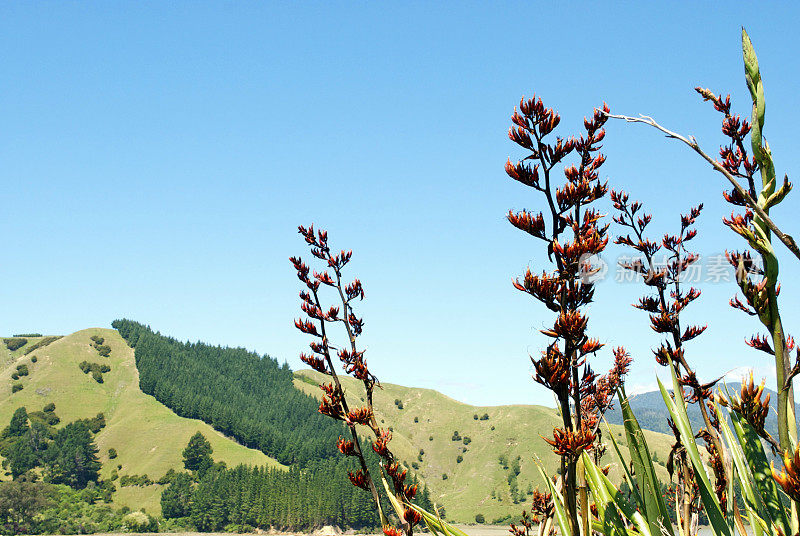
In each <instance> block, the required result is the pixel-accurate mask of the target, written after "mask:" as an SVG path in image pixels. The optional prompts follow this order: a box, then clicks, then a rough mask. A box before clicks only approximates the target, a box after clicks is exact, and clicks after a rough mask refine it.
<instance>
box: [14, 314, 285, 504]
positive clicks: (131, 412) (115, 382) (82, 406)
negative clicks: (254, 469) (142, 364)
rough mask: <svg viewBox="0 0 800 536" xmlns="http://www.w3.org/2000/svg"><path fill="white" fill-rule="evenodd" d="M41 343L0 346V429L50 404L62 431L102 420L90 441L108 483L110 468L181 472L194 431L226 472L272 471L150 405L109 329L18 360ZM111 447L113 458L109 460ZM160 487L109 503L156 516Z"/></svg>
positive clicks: (265, 461) (122, 492) (260, 457)
mask: <svg viewBox="0 0 800 536" xmlns="http://www.w3.org/2000/svg"><path fill="white" fill-rule="evenodd" d="M92 336H98V337H102V338H103V339H104V342H103V344H104V345H106V346H108V347H109V348H110V349H111V353H110V354H109V356H108V357H102V356H101V355H99V353H98V351H97V349H96V348H95V347H94V346H93V345H92V340H91V337H92ZM43 339H44V338H43V337H29V338H28V342H27V344H26V345H25V346H22V347H21V348H18V349H16V350H14V351H13V352H11V351H9V350H8V348H7V347H6V345H5V344H2V345H0V378H5V379H6V381H3V382H0V424H2V426H5V424H7V423H8V421H9V419H10V418H11V415H12V414H13V412H14V410H15V409H16V408H18V407H20V406H25V407H26V408H27V409H28V410H29V411H37V410H41V409H42V407H44V405H45V404H48V403H50V402H53V403H55V405H56V414H57V415H58V416H59V418H60V419H61V424H62V425H63V424H65V423H67V422H70V421H73V420H76V419H81V418H90V417H94V416H95V415H97V414H98V413H103V414H104V415H105V419H106V427H105V428H103V429H102V430H101V431H100V432H99V433H98V434H97V436H96V441H97V444H98V446H99V448H100V456H101V461H102V462H103V469H102V475H103V477H104V478H107V477H108V476H109V475H110V474H111V472H112V470H113V469H115V468H117V466H118V465H121V466H122V468H121V469H119V470H118V473H119V475H120V476H122V475H144V474H146V475H148V476H149V477H150V478H151V479H152V480H158V479H159V478H160V477H161V476H163V475H164V473H165V472H167V470H169V469H176V470H178V469H182V467H183V464H182V458H181V452H182V450H183V448H184V447H185V446H186V443H187V441H188V440H189V438H190V437H191V436H192V435H193V434H194V433H195V432H198V431H199V432H201V433H202V434H203V435H205V436H206V437H207V438H208V440H209V442H210V443H211V445H212V447H213V449H214V454H213V456H214V458H215V459H216V460H222V461H225V462H226V463H227V464H228V466H234V465H237V464H239V463H246V464H253V465H267V466H279V465H280V464H278V462H276V461H275V460H273V459H272V458H269V457H267V456H266V455H265V454H264V453H262V452H261V451H258V450H254V449H248V448H246V447H244V446H242V445H240V444H238V443H236V442H235V441H233V440H231V439H229V438H227V437H225V436H223V435H222V434H221V433H219V432H217V431H216V430H214V429H213V428H212V427H211V426H209V425H208V424H205V423H203V422H201V421H198V420H193V419H187V418H183V417H179V416H178V415H176V414H175V413H173V412H172V411H171V410H170V409H168V408H167V407H165V406H164V405H162V404H161V403H159V402H158V401H156V400H155V398H153V397H151V396H148V395H145V394H144V393H143V392H142V391H141V390H140V389H139V373H138V371H137V369H136V364H135V361H134V353H133V349H131V348H130V347H129V346H128V345H127V344H126V343H125V341H124V340H123V339H122V337H120V335H119V333H118V332H117V331H116V330H111V329H100V328H92V329H86V330H83V331H78V332H76V333H73V334H72V335H68V336H66V337H63V338H59V339H58V340H55V341H53V342H51V343H50V344H48V345H46V346H42V347H39V348H38V349H35V350H33V351H32V352H29V353H27V354H25V352H26V350H27V349H29V348H31V347H32V346H34V345H35V344H37V343H38V342H40V341H42V340H43ZM82 361H88V362H90V363H100V364H103V363H104V364H108V365H109V366H110V367H111V370H110V371H109V372H107V373H105V374H102V378H103V383H98V382H96V381H95V380H94V379H93V378H92V375H91V374H84V373H83V372H82V371H81V369H80V368H79V364H80V363H81V362H82ZM18 365H26V366H27V368H28V372H29V374H28V375H27V376H21V377H20V378H19V380H18V382H19V383H20V384H21V385H22V387H23V389H22V390H21V391H18V392H16V393H13V394H12V392H11V385H12V384H13V383H17V382H15V381H14V380H13V379H12V378H11V376H12V374H14V373H15V372H16V371H17V366H18ZM109 448H114V449H115V450H116V451H117V452H118V456H117V458H116V459H114V460H110V459H109V457H108V449H109ZM160 494H161V486H158V485H151V486H146V487H135V486H129V487H119V486H118V491H117V492H116V493H115V503H117V504H118V505H127V506H130V507H131V508H135V509H138V508H141V507H145V508H146V509H147V511H148V512H153V513H156V512H158V511H160V504H159V498H160Z"/></svg>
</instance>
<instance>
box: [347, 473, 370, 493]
mask: <svg viewBox="0 0 800 536" xmlns="http://www.w3.org/2000/svg"><path fill="white" fill-rule="evenodd" d="M347 476H348V477H349V478H350V482H352V483H353V485H354V486H355V487H357V488H361V489H363V490H366V491H369V484H368V480H367V477H366V475H365V474H364V473H363V472H362V471H361V469H359V470H358V471H356V472H355V473H352V472H348V473H347Z"/></svg>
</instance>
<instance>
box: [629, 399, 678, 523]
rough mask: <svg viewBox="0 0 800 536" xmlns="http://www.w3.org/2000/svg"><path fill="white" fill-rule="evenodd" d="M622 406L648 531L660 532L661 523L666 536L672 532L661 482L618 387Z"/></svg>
mask: <svg viewBox="0 0 800 536" xmlns="http://www.w3.org/2000/svg"><path fill="white" fill-rule="evenodd" d="M617 398H618V399H619V401H620V406H621V408H622V417H623V424H624V426H625V435H626V436H627V439H628V451H629V452H630V454H631V461H632V462H633V467H634V474H635V475H636V481H637V482H638V484H639V495H640V497H639V498H640V500H641V503H642V506H644V512H643V513H644V515H645V518H646V519H647V523H648V524H649V525H650V532H652V533H653V534H660V533H661V530H662V527H664V530H665V531H666V534H668V535H669V536H674V532H673V531H672V523H670V521H669V511H668V510H667V505H666V503H665V502H664V497H663V496H662V495H661V486H660V484H659V482H658V479H657V478H656V470H655V467H654V466H653V459H652V457H651V456H650V449H649V448H648V447H647V441H646V440H645V437H644V432H643V431H642V427H641V426H639V421H638V420H636V416H635V415H634V414H633V410H632V409H631V405H630V402H629V401H628V396H627V395H626V394H625V391H624V390H620V392H619V393H618V395H617Z"/></svg>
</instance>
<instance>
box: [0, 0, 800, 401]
mask: <svg viewBox="0 0 800 536" xmlns="http://www.w3.org/2000/svg"><path fill="white" fill-rule="evenodd" d="M799 15H800V13H799V11H798V6H797V5H796V4H791V3H788V2H786V3H779V2H775V3H769V4H763V3H759V4H756V3H737V4H735V5H728V4H726V5H724V6H722V5H720V4H718V3H711V2H708V3H698V2H691V3H689V2H687V3H683V4H681V3H670V4H669V6H668V7H663V6H659V7H656V6H655V4H652V3H641V4H636V5H634V4H633V3H631V4H630V5H628V6H624V7H623V6H620V5H617V6H616V7H612V6H600V5H599V4H598V3H595V2H591V3H589V2H586V3H578V2H575V3H572V2H570V3H563V2H552V3H547V4H543V3H519V4H515V3H507V2H474V3H471V2H453V3H445V2H438V3H436V2H418V3H411V2H408V3H394V4H391V3H388V2H371V3H367V2H318V3H312V2H280V3H269V2H261V3H242V2H236V3H234V2H218V3H208V2H168V3H152V2H114V3H109V2H83V3H78V2H39V3H34V2H5V3H3V4H2V6H0V44H1V45H2V50H3V51H4V53H3V59H2V65H3V73H4V76H3V83H2V90H1V91H2V99H0V107H1V108H2V114H0V124H1V125H2V128H0V163H1V164H0V165H1V166H2V168H0V169H2V172H1V173H2V184H3V189H2V192H3V196H2V210H0V226H1V227H2V229H3V237H4V242H5V247H4V248H3V249H4V252H5V253H4V255H3V259H2V262H0V278H1V279H0V281H2V287H1V288H2V303H3V307H2V310H1V311H0V326H2V329H1V330H0V331H2V332H3V333H5V334H11V333H17V332H21V331H42V332H46V333H70V332H72V331H75V330H79V329H83V328H86V327H90V326H106V327H107V326H109V324H110V323H111V321H112V320H114V319H115V318H119V317H128V318H132V319H135V320H138V321H141V322H145V323H149V324H151V325H152V326H153V327H154V328H155V329H158V330H161V331H162V332H164V333H167V334H170V335H174V336H176V337H178V338H181V339H192V340H196V339H202V340H204V341H207V342H211V343H219V344H225V345H234V346H235V345H241V346H245V347H248V348H251V349H255V350H258V351H259V352H266V353H269V354H270V355H272V356H274V357H276V358H278V359H279V360H281V361H283V360H286V361H288V362H289V364H290V365H291V366H292V367H293V368H297V367H299V366H300V361H299V359H297V354H298V352H300V351H301V350H304V349H305V348H306V344H307V339H306V338H305V337H304V336H302V335H301V334H299V333H297V332H296V330H295V329H294V327H293V325H292V320H293V318H295V317H296V316H297V315H298V300H297V291H298V290H299V287H298V285H299V283H298V282H297V280H296V279H295V275H294V273H293V270H292V269H291V267H290V265H289V262H288V257H289V256H290V255H296V254H303V255H304V256H306V257H307V256H308V255H307V253H306V251H305V245H304V243H303V242H302V240H301V239H300V237H299V236H298V235H297V234H296V232H295V229H296V226H297V225H298V224H308V223H311V222H314V223H316V224H317V225H319V226H322V227H325V228H328V229H329V231H330V236H331V241H332V244H333V245H334V247H344V248H347V249H351V248H352V249H353V250H354V257H353V262H352V263H351V272H350V273H351V274H355V275H358V276H359V277H360V278H361V279H362V281H363V282H364V285H365V288H366V293H367V299H366V301H365V302H364V304H363V306H362V307H361V309H360V311H361V312H362V313H363V314H364V316H365V318H366V328H365V329H366V333H365V336H364V338H363V342H364V343H365V344H366V346H367V347H368V353H367V356H368V359H369V363H370V364H371V368H372V370H373V371H374V372H375V373H376V374H377V375H378V376H379V377H380V378H381V379H382V380H383V381H386V382H392V383H402V384H407V385H414V386H425V387H432V388H436V389H439V390H441V391H443V392H445V393H446V394H448V395H451V396H453V397H455V398H458V399H460V400H465V401H468V402H472V403H480V404H497V403H543V404H551V403H552V400H551V398H550V396H549V394H548V392H547V391H545V390H544V389H543V388H541V387H539V386H537V385H536V384H534V383H533V381H532V380H531V379H530V377H529V372H530V370H529V369H530V362H529V360H528V357H527V356H528V354H529V353H534V354H536V353H538V351H539V348H540V347H541V343H542V337H541V336H540V335H539V334H538V329H539V328H541V327H543V326H545V325H546V324H547V323H549V322H551V319H552V316H551V314H550V313H549V312H547V311H546V310H545V309H544V308H543V307H542V306H540V305H539V304H538V303H537V302H534V301H533V300H532V299H531V298H529V297H526V296H525V295H522V294H521V293H519V292H517V291H515V290H514V289H513V288H512V287H511V284H510V281H511V279H512V277H515V276H517V275H518V274H520V273H521V272H522V271H523V269H524V268H525V266H527V265H528V264H531V266H534V267H537V268H538V267H541V266H542V265H543V263H544V262H545V259H544V257H543V251H542V249H541V247H540V245H539V244H536V243H534V242H533V240H532V239H529V238H528V237H526V236H524V235H522V234H521V233H520V232H518V231H516V230H515V229H513V228H512V227H511V226H510V225H509V224H508V223H507V222H506V221H505V220H504V214H505V213H506V211H507V210H508V209H509V208H513V209H521V208H536V207H538V206H539V205H540V202H541V201H540V199H539V198H537V197H536V196H535V195H534V193H535V192H532V191H530V190H528V189H526V188H524V187H522V186H521V185H519V184H516V183H514V182H513V181H511V180H510V179H508V178H507V177H506V175H505V173H504V171H503V164H504V162H505V160H506V158H507V157H509V156H511V157H512V158H514V157H518V156H520V154H521V153H520V152H519V151H518V150H517V147H516V146H515V145H513V144H512V143H511V142H510V141H509V140H508V139H507V137H506V131H507V129H508V126H509V124H510V122H509V117H510V115H511V113H512V111H513V108H514V106H515V104H516V103H518V101H519V98H520V96H522V95H523V94H524V95H531V94H532V93H533V92H536V93H537V94H539V95H541V96H542V97H543V98H544V99H545V102H546V103H547V104H548V105H550V106H553V107H555V108H556V109H558V110H559V111H560V113H561V114H562V118H563V119H562V123H561V127H560V128H561V130H560V132H561V133H562V134H564V135H569V134H573V133H577V132H578V130H579V129H580V128H581V125H582V118H583V116H584V115H587V114H590V113H591V111H592V108H593V107H594V106H597V105H599V104H601V103H602V102H603V101H604V100H605V101H607V102H608V103H609V105H610V106H611V108H612V110H613V111H615V112H619V113H627V114H637V113H648V114H651V115H653V116H654V117H656V118H657V119H658V120H660V121H661V122H663V123H665V124H667V125H668V126H670V127H672V128H674V129H676V130H678V131H680V132H684V133H692V134H695V135H697V137H698V139H699V140H700V141H701V143H702V144H703V145H704V146H705V147H706V148H707V149H708V150H709V151H712V152H715V151H716V148H717V147H718V144H719V143H720V142H721V141H722V137H721V134H719V130H718V127H719V116H718V114H716V113H715V112H714V111H713V109H712V108H711V107H709V106H708V105H707V104H703V103H701V102H700V99H699V98H698V97H697V96H696V95H695V94H694V91H693V90H692V88H693V87H694V86H696V85H698V84H700V85H703V86H707V87H710V88H712V89H713V90H715V91H717V92H726V93H727V92H730V93H731V94H732V97H733V99H734V106H735V108H736V109H738V110H740V111H741V112H743V113H745V114H747V113H748V110H749V100H748V98H749V96H748V94H747V90H746V87H745V83H744V79H743V72H742V71H743V69H742V64H741V56H740V49H739V46H740V45H739V31H740V26H741V25H742V24H746V25H747V28H748V30H749V32H750V35H751V37H752V39H753V41H754V43H755V45H756V48H757V52H758V54H759V59H760V63H761V67H762V73H763V77H764V83H765V88H766V96H767V119H766V134H767V136H768V139H769V141H770V144H771V146H772V148H773V152H774V154H775V160H776V164H777V168H778V170H779V173H784V172H786V173H788V174H789V175H790V177H792V176H794V178H797V176H796V175H797V174H796V173H793V172H794V171H796V170H798V169H800V153H798V151H797V114H798V109H800V106H798V104H800V102H798V100H799V98H798V95H800V87H799V86H800V75H798V73H800V57H799V56H798V55H797V54H796V49H797V24H798V22H800V16H799ZM605 152H606V154H607V155H608V162H607V164H606V165H605V166H604V167H603V172H604V174H605V175H606V176H607V177H608V179H609V181H610V184H611V185H612V186H614V187H622V188H625V189H626V190H628V191H630V192H632V194H633V195H634V196H636V197H638V198H641V199H642V200H643V201H644V202H645V204H646V206H647V207H648V208H649V209H650V210H651V211H652V212H653V213H654V215H655V223H654V224H653V229H654V231H656V234H657V235H660V234H662V233H663V232H665V231H668V230H670V229H674V226H675V223H676V222H677V214H678V212H679V211H681V210H685V209H687V208H688V206H689V205H690V204H694V203H697V202H700V201H702V202H704V203H705V204H706V207H707V208H706V211H705V212H704V214H703V216H702V217H701V220H700V238H699V239H698V240H697V241H696V243H695V245H696V247H697V249H698V251H699V252H700V253H702V254H705V255H713V254H719V253H721V252H722V251H724V250H725V249H731V248H740V247H741V245H742V244H741V242H740V241H739V239H738V237H736V236H735V235H733V234H732V233H731V232H730V231H728V230H727V229H726V228H725V227H723V225H722V223H721V218H722V216H724V215H726V214H729V213H730V209H729V207H728V206H727V205H726V204H725V203H724V201H723V200H722V198H721V195H720V192H721V190H722V189H723V187H724V184H723V181H722V179H721V177H719V176H717V175H715V174H714V173H713V172H711V171H710V170H709V169H708V168H707V167H706V166H704V165H702V164H701V162H700V160H699V159H698V158H697V157H695V156H694V155H692V154H690V153H689V152H688V150H687V149H685V148H684V147H681V146H679V145H677V144H676V143H675V142H670V141H667V140H665V139H663V138H662V137H661V136H659V135H658V134H657V133H656V132H655V131H653V130H651V129H648V128H646V127H644V126H637V125H625V124H621V123H611V124H610V125H609V128H608V135H607V137H606V145H605ZM798 196H800V193H799V192H795V193H793V194H792V195H791V196H790V197H789V198H788V200H787V201H786V202H784V204H783V205H782V206H781V207H780V210H777V211H775V216H776V218H777V219H778V221H779V222H782V223H783V224H784V226H785V227H786V229H787V231H789V232H792V233H794V234H796V235H798V234H800V224H798V223H797V220H796V218H794V217H793V216H794V215H795V214H796V212H797V207H798V206H800V197H798ZM607 207H608V205H606V210H607V209H608V208H607ZM621 252H622V251H621V250H619V249H617V248H616V247H614V248H610V249H609V255H608V256H609V257H610V258H612V259H613V258H615V257H616V256H617V255H618V254H620V253H621ZM780 253H781V257H782V259H783V261H784V262H783V281H784V283H785V284H784V292H783V294H782V303H783V313H784V317H785V322H786V323H787V324H788V325H789V327H790V331H791V329H793V328H794V329H797V324H798V322H799V321H800V315H798V314H797V306H796V304H797V303H798V298H800V290H798V285H797V278H798V275H800V270H798V263H797V261H793V260H792V259H791V258H790V257H789V256H787V255H786V254H785V250H783V249H781V250H780ZM701 288H702V289H703V291H704V295H703V297H702V298H701V300H699V301H698V302H696V303H697V305H695V306H694V307H693V309H692V310H691V312H690V315H689V316H690V317H691V318H692V319H696V320H697V321H698V322H700V323H706V322H707V323H709V330H708V332H707V333H706V334H705V335H703V336H702V337H700V338H699V339H697V342H694V343H692V345H691V347H690V350H689V351H690V354H689V355H690V358H691V359H692V360H693V361H694V362H695V363H696V364H697V367H698V369H699V371H700V372H701V375H703V376H704V377H707V376H709V375H712V374H717V373H722V372H724V371H726V370H728V369H732V368H735V367H738V366H744V365H751V366H756V367H757V368H758V370H759V371H763V372H765V373H769V358H768V356H766V355H765V354H761V353H759V352H756V351H754V350H751V349H749V348H748V347H746V346H745V345H744V343H743V335H744V334H749V333H754V332H756V331H759V330H758V326H757V325H756V323H755V321H753V320H751V319H750V318H747V317H745V316H744V315H743V314H740V313H737V312H736V311H733V310H731V309H729V308H728V307H727V306H726V303H727V300H728V299H729V297H730V296H732V295H733V294H734V290H735V288H734V284H733V283H723V284H704V285H703V286H702V287H701ZM642 290H643V289H642V287H641V285H632V284H615V283H613V282H612V281H607V282H605V283H603V284H601V285H600V286H599V287H598V290H597V293H596V298H597V301H596V303H595V304H593V305H592V307H591V312H590V313H591V320H590V328H591V332H592V334H594V335H595V336H597V337H599V338H600V339H601V340H603V341H605V342H607V343H609V345H618V344H622V345H625V346H626V347H628V348H629V349H630V350H631V352H632V353H633V354H634V358H635V362H634V365H633V373H632V375H631V378H630V384H631V386H632V387H635V388H643V387H645V386H647V385H650V384H652V383H653V382H654V380H655V368H656V366H655V363H654V360H653V357H652V354H651V352H650V349H651V348H652V347H654V346H655V345H656V344H657V341H658V337H657V335H656V334H655V333H653V332H652V331H651V330H650V328H649V327H648V323H647V317H646V315H644V314H643V313H641V312H640V311H636V310H634V309H632V308H631V307H629V304H630V303H631V302H633V301H634V300H635V299H636V298H637V297H638V296H639V295H640V294H641V293H642ZM797 333H798V335H800V331H798V332H797ZM608 363H609V358H608V353H607V352H606V353H604V354H603V355H602V356H601V357H599V358H598V360H597V366H596V369H598V370H604V369H605V368H606V367H607V365H608Z"/></svg>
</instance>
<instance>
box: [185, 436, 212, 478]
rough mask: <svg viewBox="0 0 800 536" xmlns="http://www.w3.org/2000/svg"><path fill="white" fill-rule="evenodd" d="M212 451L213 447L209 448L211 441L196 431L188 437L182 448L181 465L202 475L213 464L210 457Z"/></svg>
mask: <svg viewBox="0 0 800 536" xmlns="http://www.w3.org/2000/svg"><path fill="white" fill-rule="evenodd" d="M212 452H214V449H212V448H211V443H209V442H208V440H207V439H206V438H205V436H204V435H203V434H201V433H200V432H197V433H196V434H194V435H193V436H192V437H191V439H189V443H188V444H187V445H186V448H185V449H184V450H183V466H184V467H185V468H186V469H188V470H189V471H197V472H198V473H199V474H200V475H203V474H204V473H205V472H206V471H207V470H208V469H209V468H210V467H211V466H212V465H213V464H214V460H213V459H212V458H211V453H212Z"/></svg>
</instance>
